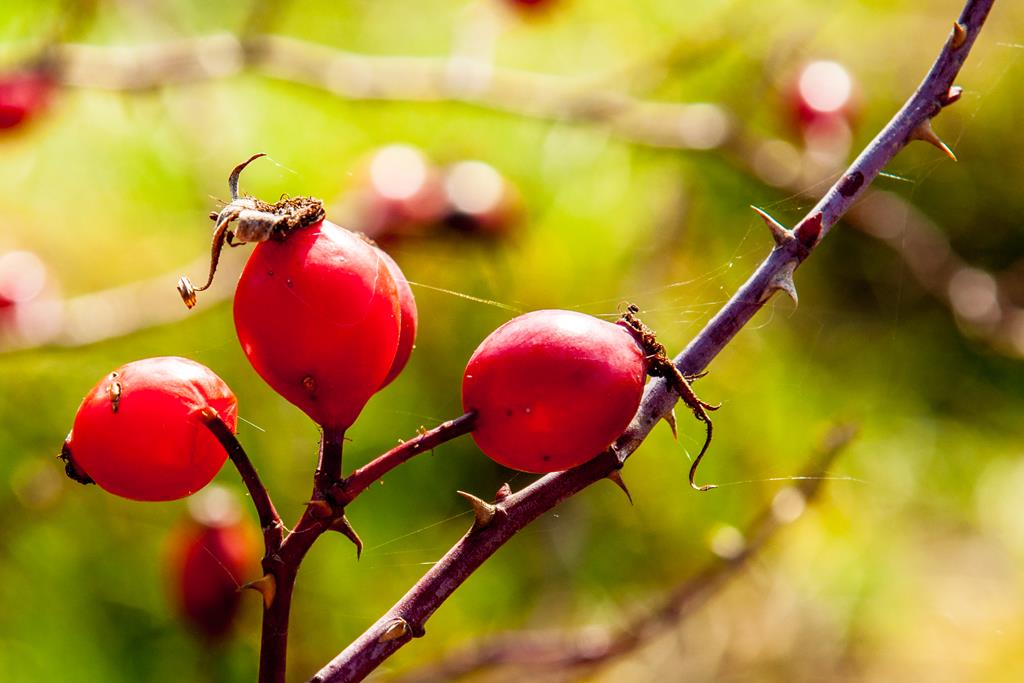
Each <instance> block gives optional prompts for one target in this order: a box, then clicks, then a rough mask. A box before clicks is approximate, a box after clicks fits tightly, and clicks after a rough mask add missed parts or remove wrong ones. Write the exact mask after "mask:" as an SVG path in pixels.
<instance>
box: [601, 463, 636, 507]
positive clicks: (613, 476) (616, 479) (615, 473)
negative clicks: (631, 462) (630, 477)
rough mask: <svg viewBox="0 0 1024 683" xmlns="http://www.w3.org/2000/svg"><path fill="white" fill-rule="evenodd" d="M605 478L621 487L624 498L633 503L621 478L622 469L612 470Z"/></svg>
mask: <svg viewBox="0 0 1024 683" xmlns="http://www.w3.org/2000/svg"><path fill="white" fill-rule="evenodd" d="M606 478H607V479H609V480H611V482H612V483H613V484H615V485H616V486H618V487H619V488H620V489H622V492H623V493H625V494H626V498H628V499H629V504H630V505H632V504H633V496H632V495H630V493H629V488H627V487H626V482H624V481H623V480H622V471H621V470H612V471H611V472H610V473H609V474H608V476H607V477H606Z"/></svg>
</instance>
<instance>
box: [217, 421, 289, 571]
mask: <svg viewBox="0 0 1024 683" xmlns="http://www.w3.org/2000/svg"><path fill="white" fill-rule="evenodd" d="M202 419H203V424H205V425H206V428H207V429H209V430H210V432H211V433H213V435H214V436H215V437H217V440H218V441H220V443H221V445H222V446H224V450H226V451H227V452H228V457H229V458H230V459H231V462H232V464H233V465H234V466H235V469H237V470H238V474H239V475H240V476H241V477H242V482H243V483H244V484H245V488H246V489H247V490H248V491H249V497H250V498H252V504H253V506H254V507H255V508H256V515H257V517H258V518H259V520H260V528H261V529H262V530H263V542H264V545H265V548H266V554H267V555H270V554H271V553H273V552H275V551H276V550H277V549H278V548H279V547H281V541H282V540H284V524H283V523H282V522H281V516H280V515H278V514H277V509H276V508H274V501H272V500H271V499H270V494H269V493H268V492H267V487H266V486H264V485H263V481H262V480H261V479H260V475H259V473H258V472H257V471H256V468H255V467H254V466H253V464H252V461H251V460H249V456H248V454H246V452H245V449H244V448H242V444H241V443H239V441H238V439H237V438H236V437H235V435H234V434H232V433H231V430H230V429H229V428H228V426H227V425H226V424H224V422H223V421H221V419H220V418H219V417H218V416H217V414H216V413H214V412H213V411H207V412H204V413H203V415H202Z"/></svg>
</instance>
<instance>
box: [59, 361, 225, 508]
mask: <svg viewBox="0 0 1024 683" xmlns="http://www.w3.org/2000/svg"><path fill="white" fill-rule="evenodd" d="M115 372H116V373H117V377H113V373H111V374H110V375H107V376H106V377H104V378H103V379H102V380H100V382H99V383H98V384H97V385H96V386H95V387H93V389H92V391H90V392H89V394H88V395H87V396H86V397H85V399H84V400H83V401H82V405H81V406H80V407H79V408H78V413H77V414H76V415H75V423H74V427H72V430H71V435H70V436H69V439H68V446H69V448H70V451H71V458H72V460H74V463H75V465H76V466H77V467H78V468H79V469H80V470H82V471H83V472H84V473H85V474H87V475H88V476H89V477H90V478H91V479H92V480H93V481H95V482H96V483H97V484H98V485H99V486H100V487H102V488H103V489H106V490H107V491H109V492H110V493H113V494H116V495H118V496H122V497H124V498H131V499H132V500H149V501H159V500H176V499H178V498H184V497H185V496H188V495H191V494H193V493H195V492H196V491H198V490H199V489H201V488H203V487H204V486H206V485H207V484H208V483H210V480H211V479H213V477H214V476H215V475H216V474H217V472H218V471H220V468H221V466H222V465H223V464H224V461H225V460H226V459H227V452H226V451H225V450H224V447H223V446H221V444H220V442H219V441H217V439H216V438H215V437H214V436H213V434H211V433H210V432H209V430H207V429H206V427H205V426H204V424H203V421H202V420H201V419H200V415H199V413H200V412H201V411H202V410H204V409H205V408H208V407H209V408H213V409H214V410H215V411H216V412H217V414H218V415H219V416H220V418H221V420H223V421H224V423H225V424H226V425H227V426H228V427H229V428H230V429H231V431H235V429H236V427H237V424H238V402H237V400H236V399H235V395H234V394H233V393H231V389H229V388H228V385H227V384H225V383H224V380H222V379H221V378H220V377H218V376H217V375H216V374H214V372H213V371H212V370H210V369H209V368H207V367H206V366H204V365H200V364H199V363H196V362H195V361H191V360H188V359H187V358H177V357H173V356H166V357H160V358H147V359H145V360H139V361H135V362H132V363H128V364H127V365H123V366H121V367H120V368H118V369H117V370H115ZM115 381H116V382H118V383H119V384H120V385H121V399H120V402H119V404H118V409H117V412H116V413H115V412H114V410H113V405H112V401H111V393H110V386H111V384H112V383H113V382H115Z"/></svg>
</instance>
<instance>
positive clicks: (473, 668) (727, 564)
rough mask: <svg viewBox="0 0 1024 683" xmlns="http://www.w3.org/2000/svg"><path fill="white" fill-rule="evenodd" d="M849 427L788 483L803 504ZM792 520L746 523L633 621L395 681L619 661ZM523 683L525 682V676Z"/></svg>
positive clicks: (494, 645) (500, 646)
mask: <svg viewBox="0 0 1024 683" xmlns="http://www.w3.org/2000/svg"><path fill="white" fill-rule="evenodd" d="M855 433H856V429H855V428H853V427H852V426H843V427H836V428H835V429H832V430H830V431H829V433H828V434H827V435H826V437H825V438H824V439H823V441H822V444H821V446H819V448H818V449H817V450H818V452H817V453H816V454H815V455H814V456H813V457H812V458H811V460H810V461H809V462H808V463H807V465H806V466H805V467H804V469H803V476H802V477H800V478H798V480H797V481H796V482H795V483H794V485H793V487H792V488H793V490H794V491H796V492H798V493H799V494H800V495H801V496H802V498H803V500H804V502H806V503H808V504H809V503H811V502H812V501H814V499H815V498H816V497H817V496H818V494H819V493H820V491H821V489H822V487H823V485H824V483H825V481H826V477H824V476H823V475H825V474H827V472H828V469H829V468H830V467H831V465H832V463H833V462H835V459H836V457H838V455H839V453H840V452H841V451H842V450H843V449H844V448H845V447H846V445H847V444H849V443H850V441H851V440H852V439H853V437H854V435H855ZM790 521H792V520H791V519H782V518H780V517H779V515H777V514H775V512H774V510H773V505H769V506H768V507H767V508H766V509H764V510H763V511H761V512H760V513H759V514H758V515H757V516H756V517H755V518H754V519H753V521H752V522H751V523H750V525H749V526H748V528H747V529H746V531H745V532H744V533H743V538H744V539H747V542H746V544H745V545H744V546H743V548H742V549H741V550H740V551H739V552H738V553H736V554H734V555H729V556H728V557H720V558H716V559H714V560H712V561H711V562H709V563H708V564H707V565H706V566H705V567H704V568H703V569H702V570H701V571H699V572H697V573H696V574H694V575H693V576H691V577H689V578H688V579H687V580H685V581H683V582H682V583H680V584H679V585H678V586H677V587H676V588H674V589H673V590H671V591H669V592H668V593H667V594H666V595H665V596H664V598H663V599H662V600H661V602H660V604H658V605H657V606H656V607H654V608H652V609H648V610H646V611H645V612H643V613H641V614H638V615H636V616H635V617H633V618H632V619H630V620H629V621H628V622H627V623H626V624H625V625H623V626H618V627H604V628H586V629H585V630H584V631H582V632H579V633H571V632H570V633H563V632H551V631H526V632H518V633H504V634H499V635H497V636H496V637H494V638H493V639H491V640H488V641H485V642H483V643H474V644H473V645H470V646H469V647H467V648H465V649H461V650H457V651H455V652H453V653H452V654H450V655H448V656H446V657H444V658H443V659H441V660H440V661H439V662H437V663H435V664H432V665H429V666H426V667H424V668H422V669H418V670H414V671H412V672H409V673H408V674H406V675H403V676H400V677H399V679H398V680H400V681H401V683H444V682H446V681H453V680H456V679H457V678H459V677H461V676H465V675H467V674H471V673H474V672H477V671H480V670H482V669H490V668H493V667H496V666H508V665H512V666H516V667H518V668H521V669H534V670H536V669H543V670H544V671H545V672H547V673H551V672H552V671H557V670H565V669H571V668H576V667H588V668H592V667H595V666H599V665H601V664H605V663H607V662H609V661H611V660H613V659H615V658H617V657H622V656H624V655H627V654H629V653H630V652H632V651H634V650H636V649H637V648H639V647H641V646H643V645H644V644H645V643H648V642H650V640H651V639H652V638H653V637H656V636H657V635H659V634H661V633H664V632H665V631H666V630H668V629H670V628H672V627H673V626H674V625H676V624H678V623H679V622H680V621H681V620H683V619H685V618H686V617H687V616H688V615H690V614H692V613H693V612H694V611H696V610H697V608H699V607H700V606H701V605H703V604H705V603H706V602H707V601H708V600H709V599H710V598H711V597H712V596H714V595H715V594H716V593H717V592H718V591H719V590H720V589H721V588H723V587H724V586H726V585H727V584H728V583H729V581H730V580H731V579H733V578H734V577H736V576H737V575H739V574H740V573H741V571H742V570H743V569H744V568H745V567H746V566H747V565H748V564H749V563H750V561H751V560H752V559H753V558H754V557H755V556H757V554H758V553H759V552H760V551H761V549H763V548H764V547H765V545H766V544H767V543H768V542H769V541H770V540H771V539H772V538H773V537H774V536H775V535H776V534H777V533H778V532H779V531H780V530H782V529H783V528H784V527H785V526H786V525H787V523H788V522H790ZM524 677H525V676H524Z"/></svg>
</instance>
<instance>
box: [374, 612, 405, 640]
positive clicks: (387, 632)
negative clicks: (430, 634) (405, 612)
mask: <svg viewBox="0 0 1024 683" xmlns="http://www.w3.org/2000/svg"><path fill="white" fill-rule="evenodd" d="M410 633H412V628H411V627H410V626H409V622H407V621H406V620H405V619H402V618H400V617H399V618H397V619H395V620H393V621H391V622H390V623H389V624H388V625H387V626H385V627H384V633H382V634H381V636H380V638H378V639H377V642H378V643H386V642H388V641H389V640H398V639H399V638H404V637H405V636H407V635H409V634H410Z"/></svg>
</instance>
